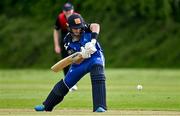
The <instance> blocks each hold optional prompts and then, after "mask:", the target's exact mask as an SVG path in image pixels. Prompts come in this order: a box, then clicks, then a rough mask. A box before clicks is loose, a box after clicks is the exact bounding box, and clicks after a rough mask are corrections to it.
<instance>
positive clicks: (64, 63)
mask: <svg viewBox="0 0 180 116" xmlns="http://www.w3.org/2000/svg"><path fill="white" fill-rule="evenodd" d="M80 59H82V55H81V53H80V52H76V53H74V54H72V55H70V56H68V57H66V58H64V59H62V60H60V61H59V62H57V63H56V64H54V65H53V66H52V67H51V70H52V71H54V72H59V71H61V70H62V69H63V68H65V67H67V66H68V65H70V64H72V63H73V62H76V61H78V60H80Z"/></svg>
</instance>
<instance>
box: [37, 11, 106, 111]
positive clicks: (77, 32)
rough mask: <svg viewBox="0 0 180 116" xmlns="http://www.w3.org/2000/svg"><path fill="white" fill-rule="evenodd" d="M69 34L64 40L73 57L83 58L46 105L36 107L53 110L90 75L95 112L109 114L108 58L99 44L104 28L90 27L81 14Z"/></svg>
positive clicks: (74, 17)
mask: <svg viewBox="0 0 180 116" xmlns="http://www.w3.org/2000/svg"><path fill="white" fill-rule="evenodd" d="M68 24H69V33H68V34H67V35H66V37H65V39H64V43H65V48H66V50H67V51H68V53H69V55H71V54H73V53H75V52H80V53H81V55H82V59H81V60H80V61H78V62H76V61H75V62H73V63H72V64H71V67H70V69H69V71H68V73H67V75H66V76H65V78H64V79H62V80H60V81H59V82H58V83H57V84H56V85H55V86H54V88H53V89H52V90H51V92H50V93H49V95H48V97H47V98H46V100H45V101H44V102H43V103H42V105H37V106H35V110H36V111H52V110H53V108H54V107H55V106H56V105H57V104H59V103H60V102H62V101H63V99H64V96H66V95H67V93H68V92H69V89H70V88H71V87H72V86H74V85H75V84H76V83H77V82H78V81H79V80H80V79H81V78H82V77H83V76H84V75H86V74H87V73H90V77H91V84H92V99H93V112H106V110H107V106H106V84H105V81H106V78H105V74H104V68H105V67H104V64H105V63H104V62H105V59H104V55H103V52H102V49H101V46H100V44H99V42H98V41H97V38H98V34H99V30H100V26H99V25H98V24H96V23H92V24H87V23H85V22H84V21H83V19H82V17H81V16H80V15H78V14H73V15H71V16H70V17H69V18H68Z"/></svg>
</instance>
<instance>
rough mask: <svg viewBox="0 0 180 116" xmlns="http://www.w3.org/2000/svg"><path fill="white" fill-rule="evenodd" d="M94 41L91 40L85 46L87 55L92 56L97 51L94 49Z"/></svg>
mask: <svg viewBox="0 0 180 116" xmlns="http://www.w3.org/2000/svg"><path fill="white" fill-rule="evenodd" d="M95 45H96V39H92V40H91V42H88V43H86V44H85V49H86V51H87V52H88V53H89V54H94V52H96V51H97V49H96V46H95Z"/></svg>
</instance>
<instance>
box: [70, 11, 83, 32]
mask: <svg viewBox="0 0 180 116" xmlns="http://www.w3.org/2000/svg"><path fill="white" fill-rule="evenodd" d="M68 24H69V27H70V28H71V29H83V28H84V26H85V25H84V20H83V18H82V17H81V16H80V15H79V14H72V15H71V16H70V17H69V18H68Z"/></svg>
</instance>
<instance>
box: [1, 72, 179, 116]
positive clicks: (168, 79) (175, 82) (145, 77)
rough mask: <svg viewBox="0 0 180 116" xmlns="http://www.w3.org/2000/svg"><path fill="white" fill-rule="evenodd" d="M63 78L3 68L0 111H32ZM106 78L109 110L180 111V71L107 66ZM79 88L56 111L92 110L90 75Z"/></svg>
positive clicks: (60, 75)
mask: <svg viewBox="0 0 180 116" xmlns="http://www.w3.org/2000/svg"><path fill="white" fill-rule="evenodd" d="M62 77H63V74H62V73H60V74H58V73H53V72H51V71H50V70H0V112H3V111H7V110H8V109H9V110H13V109H14V110H15V111H16V109H22V110H23V109H24V110H25V111H26V110H27V109H28V111H29V110H30V111H31V110H32V109H33V107H34V106H35V105H37V104H40V103H41V102H42V101H43V100H44V99H45V98H46V96H47V95H48V93H49V91H50V90H51V88H52V87H53V86H54V84H55V83H56V82H57V81H58V80H60V79H61V78H62ZM106 77H107V104H108V109H109V112H113V111H115V113H116V112H117V111H127V110H128V111H129V110H130V111H134V110H135V111H140V110H143V111H152V110H158V111H175V112H180V70H167V69H107V70H106ZM138 84H141V85H143V90H142V91H138V90H137V89H136V86H137V85H138ZM78 87H79V88H78V89H79V90H78V91H76V92H70V93H69V94H68V95H67V96H66V97H65V99H64V102H62V103H61V104H59V105H58V106H57V107H56V108H55V111H56V112H58V111H59V110H60V111H61V110H62V111H63V110H67V109H73V110H77V111H79V110H80V111H81V110H84V111H86V110H88V112H90V111H91V110H92V98H91V84H90V78H89V75H86V76H85V77H84V78H83V79H81V80H80V82H79V83H78ZM14 110H13V111H14ZM0 114H1V113H0Z"/></svg>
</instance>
